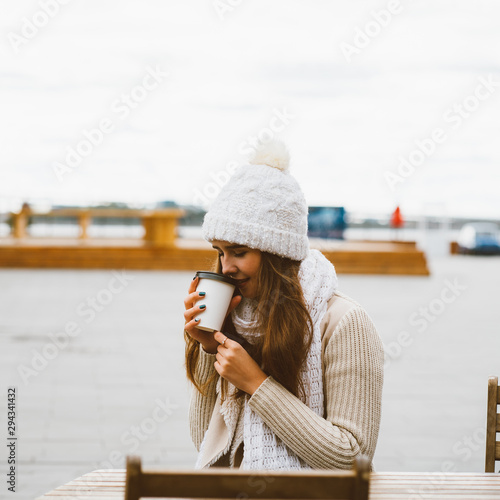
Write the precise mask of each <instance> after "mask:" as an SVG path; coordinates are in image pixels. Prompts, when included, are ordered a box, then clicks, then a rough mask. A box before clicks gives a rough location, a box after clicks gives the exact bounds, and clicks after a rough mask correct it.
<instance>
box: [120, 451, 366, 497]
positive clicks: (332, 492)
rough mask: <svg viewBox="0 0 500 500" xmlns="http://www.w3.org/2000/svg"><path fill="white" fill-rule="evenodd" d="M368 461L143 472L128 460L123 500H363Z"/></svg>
mask: <svg viewBox="0 0 500 500" xmlns="http://www.w3.org/2000/svg"><path fill="white" fill-rule="evenodd" d="M369 469H370V464H369V461H368V459H367V458H365V457H361V458H358V459H357V460H356V463H355V467H354V468H353V469H352V470H348V471H341V470H335V471H319V470H301V471H297V472H291V471H279V472H276V471H253V472H251V471H242V470H240V469H227V468H212V469H201V470H196V471H143V470H142V467H141V459H140V458H139V457H136V456H129V457H127V473H126V482H125V500H139V498H142V497H147V498H151V497H152V498H158V497H161V498H193V499H194V498H217V499H225V498H234V499H295V500H299V499H316V500H319V499H339V500H340V499H346V500H347V499H352V500H354V499H356V500H367V499H368V488H369V478H370V472H369Z"/></svg>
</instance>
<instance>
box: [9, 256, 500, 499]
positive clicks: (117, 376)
mask: <svg viewBox="0 0 500 500" xmlns="http://www.w3.org/2000/svg"><path fill="white" fill-rule="evenodd" d="M429 264H430V267H431V273H432V274H431V276H430V277H407V276H360V275H341V276H340V277H339V281H340V289H341V290H342V291H343V292H344V293H347V294H348V295H350V296H351V297H353V298H354V299H356V300H357V301H358V302H360V303H362V304H363V305H364V307H365V308H366V309H367V310H368V312H369V314H370V315H371V317H372V318H373V320H374V322H375V324H376V325H377V327H378V330H379V332H380V335H381V337H382V339H383V341H384V345H385V348H386V351H387V352H386V354H387V362H386V371H385V377H386V378H385V386H384V402H383V416H382V426H381V432H380V437H379V443H378V447H377V452H376V456H375V468H376V470H380V471H382V470H384V471H388V470H392V471H405V470H412V471H441V470H456V471H482V470H483V468H484V426H485V415H486V413H485V411H486V384H487V378H488V376H489V375H491V374H500V333H499V325H500V308H499V307H498V300H499V298H500V293H499V292H500V284H499V283H500V258H497V257H491V258H489V257H464V256H447V257H439V258H434V259H432V258H431V259H429ZM192 275H193V273H191V272H170V271H169V272H161V271H127V272H126V273H121V272H120V270H116V271H72V270H43V269H40V270H29V269H28V270H15V269H10V270H6V269H2V270H0V342H1V348H0V366H1V374H2V376H1V380H2V386H1V391H2V394H3V396H1V397H0V414H1V416H2V418H1V419H0V421H1V422H2V424H1V425H2V428H3V430H2V434H3V435H4V436H7V422H6V418H5V417H6V410H7V408H6V407H7V387H9V386H16V387H17V436H18V446H17V450H16V451H17V457H16V458H17V460H18V462H17V492H16V495H15V497H14V495H11V494H9V492H8V491H7V489H6V483H5V482H2V484H3V486H2V490H1V491H0V497H1V498H17V499H32V498H34V497H36V496H38V495H41V494H43V493H45V492H47V491H49V490H51V489H53V488H55V487H57V486H59V485H61V484H63V483H65V482H67V481H70V480H71V479H74V478H75V477H77V476H79V475H82V474H84V473H86V472H89V471H91V470H95V469H99V468H124V463H125V462H124V457H125V456H126V455H127V454H139V455H141V457H142V458H143V462H144V464H145V465H146V466H147V465H154V466H165V467H176V468H177V467H192V466H193V464H194V461H195V457H196V453H195V450H194V447H193V445H192V444H191V440H190V436H189V430H188V424H187V409H188V402H189V392H190V387H189V385H188V383H187V382H186V380H185V376H184V367H183V348H184V341H183V337H182V331H183V329H182V325H183V318H182V310H183V305H182V299H183V297H184V295H185V291H186V289H187V287H188V285H189V282H190V280H191V277H192ZM2 448H3V449H4V452H2V456H0V460H1V462H0V471H1V473H2V477H5V476H4V474H6V471H7V451H6V447H2Z"/></svg>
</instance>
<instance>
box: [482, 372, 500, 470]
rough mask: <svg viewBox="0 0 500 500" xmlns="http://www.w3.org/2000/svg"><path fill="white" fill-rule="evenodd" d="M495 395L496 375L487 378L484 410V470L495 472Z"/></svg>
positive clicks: (496, 393)
mask: <svg viewBox="0 0 500 500" xmlns="http://www.w3.org/2000/svg"><path fill="white" fill-rule="evenodd" d="M497 396H498V377H490V378H489V379H488V398H487V411H486V446H485V448H486V454H485V464H484V470H485V472H495V459H496V458H499V457H500V451H499V446H498V443H496V428H497V404H498V403H497Z"/></svg>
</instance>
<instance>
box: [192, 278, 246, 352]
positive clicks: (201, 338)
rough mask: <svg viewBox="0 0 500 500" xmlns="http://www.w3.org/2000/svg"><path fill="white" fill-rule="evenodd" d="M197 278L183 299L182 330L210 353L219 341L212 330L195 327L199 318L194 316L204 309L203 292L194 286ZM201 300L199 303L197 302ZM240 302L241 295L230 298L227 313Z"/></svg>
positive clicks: (215, 350)
mask: <svg viewBox="0 0 500 500" xmlns="http://www.w3.org/2000/svg"><path fill="white" fill-rule="evenodd" d="M198 281H199V278H198V277H196V278H195V279H194V280H193V281H192V282H191V284H190V285H189V290H188V292H189V295H188V296H187V297H186V298H185V299H184V307H185V309H186V310H185V311H184V321H185V325H184V330H185V331H186V332H187V333H188V335H189V336H190V337H192V338H193V339H194V340H197V341H198V342H199V343H200V344H201V345H202V346H203V349H204V350H205V351H206V352H208V353H211V354H215V353H216V352H217V346H218V345H219V343H218V342H217V341H216V340H215V339H214V332H207V331H205V330H200V329H199V328H196V325H197V324H198V323H199V322H200V319H199V318H196V316H197V315H198V314H201V313H203V311H204V310H205V307H204V304H203V298H204V297H205V293H204V292H203V291H200V292H197V291H196V287H197V286H198ZM200 301H201V304H199V302H200ZM240 302H241V296H236V297H233V298H232V299H231V303H230V304H229V308H228V310H227V314H229V313H230V312H231V311H232V310H233V309H234V308H235V307H236V306H237V305H238V304H239V303H240ZM227 314H226V317H227Z"/></svg>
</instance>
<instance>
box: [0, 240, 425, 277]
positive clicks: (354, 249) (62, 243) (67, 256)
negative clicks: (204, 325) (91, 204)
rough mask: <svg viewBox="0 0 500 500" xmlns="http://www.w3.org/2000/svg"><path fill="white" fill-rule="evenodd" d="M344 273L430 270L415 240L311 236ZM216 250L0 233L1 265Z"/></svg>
mask: <svg viewBox="0 0 500 500" xmlns="http://www.w3.org/2000/svg"><path fill="white" fill-rule="evenodd" d="M311 247H312V248H317V249H319V250H321V251H322V252H323V254H324V255H325V256H326V257H327V258H328V259H329V260H330V261H331V262H333V264H334V265H335V268H336V270H337V272H338V273H341V274H342V273H344V274H396V275H424V276H427V275H429V269H428V266H427V260H426V257H425V254H424V253H423V252H422V251H421V250H419V249H418V248H417V246H416V244H415V242H402V241H335V242H328V243H324V242H321V241H319V240H313V239H312V240H311ZM215 258H216V252H215V250H213V249H212V248H211V246H210V244H209V243H207V242H206V241H203V240H189V239H180V238H179V239H176V240H175V242H174V244H173V245H170V246H166V247H163V246H158V245H154V244H150V243H148V242H145V241H143V240H139V239H104V238H94V239H91V238H88V239H85V240H82V239H80V238H35V237H29V238H13V237H7V238H0V267H2V268H6V267H11V268H67V269H144V270H146V269H151V270H179V271H181V270H193V271H195V270H202V269H209V268H211V266H212V263H213V262H214V260H215Z"/></svg>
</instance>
